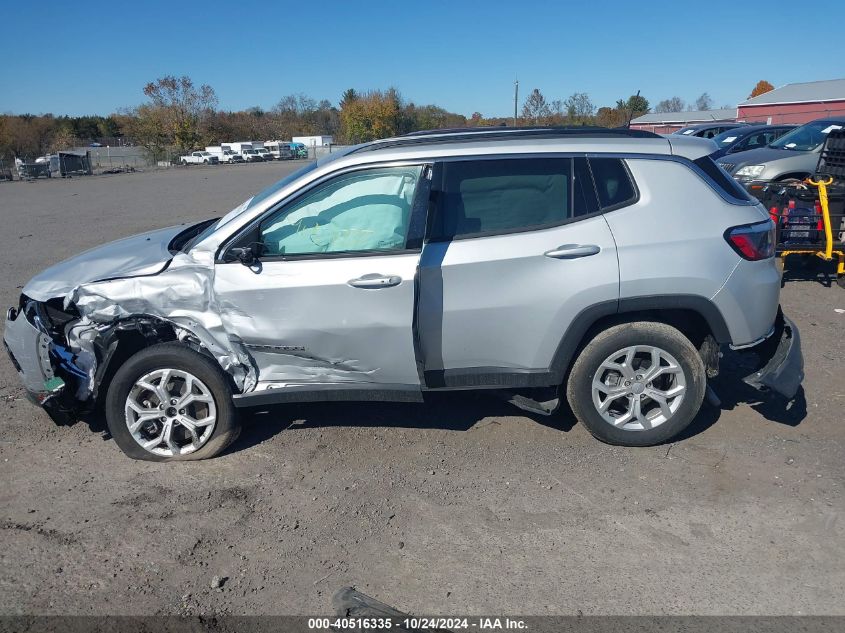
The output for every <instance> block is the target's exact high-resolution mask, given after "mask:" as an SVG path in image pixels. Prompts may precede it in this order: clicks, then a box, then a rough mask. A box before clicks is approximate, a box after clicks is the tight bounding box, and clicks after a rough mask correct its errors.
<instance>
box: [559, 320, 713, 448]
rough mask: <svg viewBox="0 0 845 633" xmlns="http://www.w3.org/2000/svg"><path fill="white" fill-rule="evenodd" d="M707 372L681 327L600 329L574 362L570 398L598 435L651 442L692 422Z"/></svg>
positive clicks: (662, 439)
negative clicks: (679, 328)
mask: <svg viewBox="0 0 845 633" xmlns="http://www.w3.org/2000/svg"><path fill="white" fill-rule="evenodd" d="M705 388H706V375H705V369H704V363H703V362H702V360H701V357H700V356H699V355H698V352H697V350H696V349H695V347H694V346H693V344H692V343H691V342H690V340H689V339H688V338H687V337H686V336H684V335H683V334H682V333H681V332H680V331H679V330H677V329H676V328H674V327H671V326H669V325H666V324H663V323H655V322H646V321H640V322H635V323H626V324H623V325H617V326H614V327H611V328H608V329H607V330H605V331H603V332H601V333H599V334H598V335H597V336H596V337H595V338H594V339H593V340H592V341H590V342H589V343H588V344H587V346H586V347H585V348H584V349H583V351H582V352H581V354H580V355H579V357H578V359H577V360H576V361H575V363H574V365H573V366H572V371H571V372H570V376H569V382H568V383H567V399H568V400H569V405H570V407H571V408H572V411H573V412H574V413H575V416H576V417H577V418H578V419H579V420H580V421H581V422H582V423H583V424H584V426H586V427H587V430H589V431H590V433H592V434H593V435H594V436H595V437H597V438H598V439H600V440H602V441H604V442H607V443H609V444H619V445H622V446H651V445H653V444H659V443H661V442H665V441H666V440H668V439H670V438H672V437H674V436H676V435H677V434H679V433H680V432H681V431H683V430H684V429H685V428H686V427H687V426H689V424H690V422H692V420H693V418H694V417H695V415H696V413H698V410H699V409H700V408H701V403H702V401H703V399H704V391H705Z"/></svg>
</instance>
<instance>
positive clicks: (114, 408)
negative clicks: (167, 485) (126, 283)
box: [105, 343, 241, 462]
mask: <svg viewBox="0 0 845 633" xmlns="http://www.w3.org/2000/svg"><path fill="white" fill-rule="evenodd" d="M157 369H175V370H181V371H186V372H189V373H191V374H192V375H193V376H195V377H196V378H198V379H199V380H201V381H202V382H203V383H204V384H205V386H207V387H208V389H209V391H210V392H211V395H212V398H213V399H214V405H215V407H216V410H217V420H216V423H215V427H214V429H213V431H212V433H211V436H210V437H209V438H208V439H207V440H206V441H205V443H204V444H203V445H202V446H201V447H200V448H198V449H197V450H195V451H194V452H192V453H188V454H185V455H174V456H163V455H157V454H154V453H152V452H150V451H148V450H146V449H144V448H143V447H142V446H141V445H140V444H138V442H137V441H136V440H135V439H134V438H133V436H132V434H131V433H130V432H129V429H128V428H127V424H126V417H125V413H124V408H125V406H126V400H127V398H128V397H129V395H130V390H131V389H132V387H133V386H134V385H135V383H136V381H138V380H139V379H140V378H141V377H142V376H144V375H145V374H147V373H149V372H152V371H155V370H157ZM105 413H106V422H107V424H108V427H109V432H110V433H111V435H112V437H113V438H114V441H115V442H116V443H117V445H118V446H119V447H120V449H121V450H122V451H123V452H124V453H126V454H127V455H128V456H129V457H131V458H133V459H141V460H147V461H155V462H165V461H187V460H198V459H208V458H209V457H214V456H215V455H218V454H219V453H220V452H222V451H223V450H224V449H225V448H226V447H227V446H229V445H230V444H231V443H232V442H234V441H235V440H236V439H237V437H238V435H240V431H241V426H240V421H239V419H238V415H237V409H236V408H235V406H234V404H233V403H232V390H231V387H230V386H229V381H228V380H227V377H226V376H225V375H224V374H223V371H222V370H221V369H220V367H219V366H218V365H217V363H215V362H214V361H213V360H211V359H209V358H207V357H206V356H203V355H202V354H200V353H198V352H195V351H194V350H192V349H190V348H188V347H186V346H185V345H182V344H180V343H161V344H159V345H153V346H152V347H148V348H146V349H144V350H142V351H140V352H138V353H137V354H135V355H134V356H132V357H130V358H129V360H127V361H126V362H125V363H124V364H123V365H122V366H121V367H120V369H118V370H117V372H116V373H115V375H114V378H113V379H112V381H111V384H110V385H109V389H108V393H107V395H106V403H105Z"/></svg>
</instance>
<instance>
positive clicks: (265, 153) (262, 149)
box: [253, 145, 275, 160]
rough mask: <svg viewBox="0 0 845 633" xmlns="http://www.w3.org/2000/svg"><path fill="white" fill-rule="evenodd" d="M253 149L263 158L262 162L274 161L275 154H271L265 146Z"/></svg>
mask: <svg viewBox="0 0 845 633" xmlns="http://www.w3.org/2000/svg"><path fill="white" fill-rule="evenodd" d="M253 149H254V150H255V151H256V152H258V155H259V156H260V157H261V160H273V158H275V157H274V156H273V154H271V153H270V150H268V149H267V148H266V147H264V146H263V145H262V146H261V147H253Z"/></svg>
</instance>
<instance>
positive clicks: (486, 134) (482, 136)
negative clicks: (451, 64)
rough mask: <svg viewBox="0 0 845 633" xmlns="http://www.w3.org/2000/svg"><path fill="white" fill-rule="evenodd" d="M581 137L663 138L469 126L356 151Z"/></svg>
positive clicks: (579, 129) (615, 131)
mask: <svg viewBox="0 0 845 633" xmlns="http://www.w3.org/2000/svg"><path fill="white" fill-rule="evenodd" d="M567 136H570V137H571V136H578V137H591V136H595V137H608V136H610V137H628V138H661V137H660V135H659V134H655V133H654V132H648V131H646V130H631V129H629V128H624V127H621V128H620V127H616V128H607V127H596V126H588V125H579V126H573V127H465V128H447V129H442V130H421V131H419V132H409V133H408V134H403V135H402V136H397V137H394V138H388V139H383V140H379V141H373V142H371V143H368V144H366V145H363V146H361V147H360V148H358V149H357V150H355V151H356V152H368V151H375V150H379V149H386V148H390V147H405V146H412V145H431V144H434V143H458V142H469V141H484V140H496V139H498V140H502V139H519V138H545V139H548V138H562V137H567Z"/></svg>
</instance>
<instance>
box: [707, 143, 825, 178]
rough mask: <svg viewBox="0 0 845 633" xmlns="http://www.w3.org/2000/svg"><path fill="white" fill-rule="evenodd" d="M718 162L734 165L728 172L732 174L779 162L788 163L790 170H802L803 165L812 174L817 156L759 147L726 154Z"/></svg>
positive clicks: (809, 153) (811, 153) (814, 153)
mask: <svg viewBox="0 0 845 633" xmlns="http://www.w3.org/2000/svg"><path fill="white" fill-rule="evenodd" d="M718 160H719V162H720V163H730V164H731V165H734V167H733V168H732V169H731V170H730V172H731V173H732V174H733V173H736V171H737V170H738V169H739V168H740V167H745V166H746V165H770V164H772V163H775V162H779V163H780V162H781V161H783V162H789V163H790V167H789V169H790V170H791V169H803V168H804V165H806V166H807V167H806V169H808V170H809V171H811V172H812V171H814V170H815V168H816V163H817V162H818V160H819V155H818V154H817V153H816V152H793V151H791V150H788V149H775V148H773V147H760V148H759V149H749V150H747V151H745V152H737V153H736V154H727V155H725V156H722V157H721V158H719V159H718ZM766 171H768V169H767V170H766ZM764 173H765V172H764Z"/></svg>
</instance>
